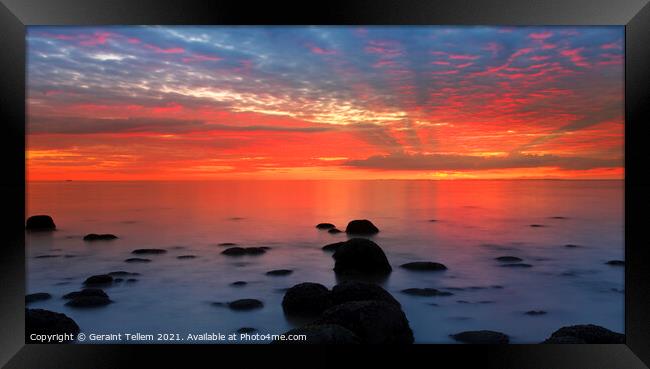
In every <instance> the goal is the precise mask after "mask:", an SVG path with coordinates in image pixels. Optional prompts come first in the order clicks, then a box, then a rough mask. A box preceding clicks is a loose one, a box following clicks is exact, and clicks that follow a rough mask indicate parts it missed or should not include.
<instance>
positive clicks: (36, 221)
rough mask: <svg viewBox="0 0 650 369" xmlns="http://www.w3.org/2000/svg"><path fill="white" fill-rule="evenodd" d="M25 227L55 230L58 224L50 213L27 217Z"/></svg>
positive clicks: (36, 229)
mask: <svg viewBox="0 0 650 369" xmlns="http://www.w3.org/2000/svg"><path fill="white" fill-rule="evenodd" d="M25 229H26V230H28V231H53V230H55V229H56V224H54V220H53V219H52V217H51V216H49V215H33V216H31V217H29V218H27V222H26V223H25Z"/></svg>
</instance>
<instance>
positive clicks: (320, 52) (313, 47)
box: [307, 44, 337, 55]
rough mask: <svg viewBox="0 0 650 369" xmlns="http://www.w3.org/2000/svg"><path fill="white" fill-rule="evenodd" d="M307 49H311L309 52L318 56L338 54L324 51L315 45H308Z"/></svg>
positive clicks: (332, 51) (334, 51)
mask: <svg viewBox="0 0 650 369" xmlns="http://www.w3.org/2000/svg"><path fill="white" fill-rule="evenodd" d="M307 48H309V50H310V51H311V52H312V53H314V54H318V55H335V54H337V51H336V50H331V49H323V48H321V47H318V46H316V45H314V44H307Z"/></svg>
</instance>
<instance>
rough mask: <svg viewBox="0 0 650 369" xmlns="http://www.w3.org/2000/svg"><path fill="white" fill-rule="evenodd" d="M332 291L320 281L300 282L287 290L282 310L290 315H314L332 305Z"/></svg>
mask: <svg viewBox="0 0 650 369" xmlns="http://www.w3.org/2000/svg"><path fill="white" fill-rule="evenodd" d="M331 295H332V294H331V292H330V291H329V290H328V289H327V287H325V286H323V285H322V284H318V283H310V282H305V283H300V284H297V285H295V286H293V287H291V288H289V289H288V290H287V292H286V293H285V294H284V298H282V310H284V313H285V314H287V315H289V316H298V317H313V316H318V315H320V314H321V313H322V312H323V311H325V310H326V309H328V308H329V307H331V306H332V296H331Z"/></svg>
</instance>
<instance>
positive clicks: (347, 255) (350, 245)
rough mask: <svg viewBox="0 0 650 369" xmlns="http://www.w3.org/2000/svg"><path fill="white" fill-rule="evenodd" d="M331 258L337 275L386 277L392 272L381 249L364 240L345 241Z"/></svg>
mask: <svg viewBox="0 0 650 369" xmlns="http://www.w3.org/2000/svg"><path fill="white" fill-rule="evenodd" d="M332 257H333V258H334V260H335V261H336V263H335V265H334V271H335V272H336V273H339V274H366V275H386V274H389V273H390V272H391V271H392V270H393V268H391V266H390V264H389V263H388V259H387V258H386V254H384V251H383V250H382V249H381V247H379V246H378V245H377V244H376V243H374V242H372V241H370V240H367V239H364V238H353V239H350V240H348V241H346V242H345V244H344V245H341V246H340V247H338V248H337V250H336V252H335V253H334V255H332Z"/></svg>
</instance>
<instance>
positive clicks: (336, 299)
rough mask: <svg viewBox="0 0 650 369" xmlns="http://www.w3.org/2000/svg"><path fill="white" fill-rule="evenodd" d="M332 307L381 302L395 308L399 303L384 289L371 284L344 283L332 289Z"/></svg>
mask: <svg viewBox="0 0 650 369" xmlns="http://www.w3.org/2000/svg"><path fill="white" fill-rule="evenodd" d="M331 298H332V303H333V305H339V304H344V303H346V302H353V301H383V302H387V303H390V304H394V305H397V306H401V305H400V303H399V302H398V301H397V300H396V299H395V298H394V297H393V296H392V295H391V294H390V293H389V292H388V291H386V290H385V289H383V288H381V287H380V286H378V285H376V284H372V283H366V282H358V281H345V282H342V283H339V284H337V285H336V286H334V288H332V294H331Z"/></svg>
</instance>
